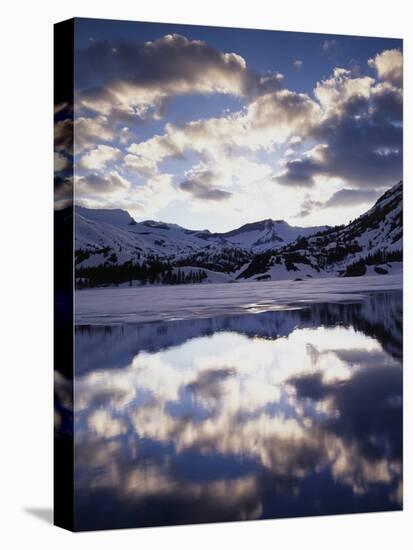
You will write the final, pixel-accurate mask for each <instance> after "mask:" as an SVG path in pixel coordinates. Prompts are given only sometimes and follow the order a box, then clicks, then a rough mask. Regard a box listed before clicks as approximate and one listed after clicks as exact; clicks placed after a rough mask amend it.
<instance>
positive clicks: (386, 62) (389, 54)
mask: <svg viewBox="0 0 413 550" xmlns="http://www.w3.org/2000/svg"><path fill="white" fill-rule="evenodd" d="M368 63H369V65H370V67H373V68H374V69H375V70H376V71H377V74H378V77H379V78H381V79H382V80H387V81H388V82H390V83H392V84H394V85H395V86H400V87H401V86H402V85H403V54H402V52H401V51H400V50H396V49H395V50H385V51H384V52H381V53H379V54H377V55H376V56H375V57H373V58H371V59H369V61H368Z"/></svg>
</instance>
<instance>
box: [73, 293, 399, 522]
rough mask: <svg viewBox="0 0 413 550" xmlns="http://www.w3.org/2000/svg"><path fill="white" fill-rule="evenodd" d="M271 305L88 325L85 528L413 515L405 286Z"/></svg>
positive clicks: (81, 487)
mask: <svg viewBox="0 0 413 550" xmlns="http://www.w3.org/2000/svg"><path fill="white" fill-rule="evenodd" d="M137 291H138V292H139V289H138V290H137ZM135 292H136V289H135ZM79 294H81V293H79ZM261 311H262V310H261V309H259V310H258V312H257V313H251V312H248V313H246V314H242V313H240V312H239V311H238V314H237V315H217V316H211V315H210V316H207V317H203V318H188V319H182V320H163V321H151V322H138V323H134V322H129V323H120V322H119V319H117V323H116V324H111V325H105V324H103V323H102V322H101V323H100V324H98V325H96V324H81V323H80V324H79V325H78V326H77V328H76V379H75V417H74V418H75V502H76V507H75V516H76V527H77V529H87V530H89V529H104V528H106V529H107V528H119V527H138V526H153V525H171V524H183V523H199V522H219V521H234V520H252V519H261V518H281V517H293V516H308V515H320V514H337V513H351V512H372V511H384V510H399V509H401V507H402V294H401V292H398V291H390V292H370V293H368V294H365V295H364V296H363V297H362V298H359V299H353V300H347V301H345V302H339V303H313V304H310V305H306V306H304V307H300V308H298V307H294V308H291V309H287V310H280V311H263V312H261Z"/></svg>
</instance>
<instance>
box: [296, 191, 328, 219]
mask: <svg viewBox="0 0 413 550" xmlns="http://www.w3.org/2000/svg"><path fill="white" fill-rule="evenodd" d="M322 206H323V202H321V201H317V200H314V199H312V198H311V195H309V194H308V193H307V194H306V196H305V198H304V201H303V202H302V203H301V205H300V207H301V210H300V211H299V212H298V213H297V214H296V215H295V216H294V218H305V217H306V216H309V215H310V214H311V212H312V211H313V210H315V209H317V208H321V207H322Z"/></svg>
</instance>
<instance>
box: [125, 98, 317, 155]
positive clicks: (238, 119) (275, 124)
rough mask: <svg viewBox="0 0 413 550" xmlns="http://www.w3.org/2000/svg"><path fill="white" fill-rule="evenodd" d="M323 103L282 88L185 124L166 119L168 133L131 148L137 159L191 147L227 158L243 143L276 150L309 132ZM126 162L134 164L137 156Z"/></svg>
mask: <svg viewBox="0 0 413 550" xmlns="http://www.w3.org/2000/svg"><path fill="white" fill-rule="evenodd" d="M319 113H320V110H319V107H318V105H317V104H316V103H315V102H314V101H312V100H311V99H310V98H309V96H307V95H306V94H299V93H296V92H291V91H289V90H279V91H276V92H272V93H268V94H265V95H263V96H260V97H258V98H256V99H255V100H254V101H252V102H251V103H250V104H249V105H248V107H247V108H245V109H243V110H241V111H238V112H237V113H234V114H231V115H228V116H223V117H219V118H210V119H204V120H197V121H192V122H189V123H187V124H184V125H182V126H180V127H179V126H176V125H172V124H167V125H166V133H165V134H163V135H162V136H159V135H155V136H153V137H152V138H150V139H149V140H146V141H143V142H140V143H134V144H131V145H130V146H129V148H128V152H129V153H130V154H131V155H135V156H136V157H137V159H135V162H136V164H139V163H140V162H146V163H147V162H148V160H150V161H151V162H152V164H153V165H154V164H158V163H159V162H161V161H162V160H163V159H165V158H167V157H172V156H173V157H179V156H182V155H183V154H184V152H185V151H188V150H189V151H195V152H197V153H199V154H207V155H209V156H212V157H214V158H215V159H222V158H223V157H226V156H228V155H232V154H234V153H235V152H240V151H241V150H242V149H247V150H249V151H253V152H256V151H258V150H260V149H267V150H271V149H272V148H273V147H274V146H275V145H276V144H281V143H283V142H285V141H286V140H287V139H289V138H290V137H291V136H292V135H294V134H296V133H300V134H301V135H306V134H307V133H308V131H309V129H310V128H311V127H312V125H313V124H314V123H315V122H316V121H317V119H318V117H319ZM125 162H126V163H127V164H129V165H132V164H133V162H134V161H133V158H132V157H130V156H129V157H127V158H126V159H125Z"/></svg>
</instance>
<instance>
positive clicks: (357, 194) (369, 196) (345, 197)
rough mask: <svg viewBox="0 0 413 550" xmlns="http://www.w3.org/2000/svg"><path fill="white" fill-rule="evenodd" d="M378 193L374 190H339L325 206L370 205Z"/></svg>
mask: <svg viewBox="0 0 413 550" xmlns="http://www.w3.org/2000/svg"><path fill="white" fill-rule="evenodd" d="M379 195H380V192H378V191H376V190H375V189H347V188H344V189H340V190H339V191H337V192H336V193H334V195H332V196H331V197H330V198H329V199H328V201H327V202H326V203H325V206H353V205H355V204H363V203H371V202H373V201H375V200H376V199H377V198H378V196H379Z"/></svg>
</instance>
